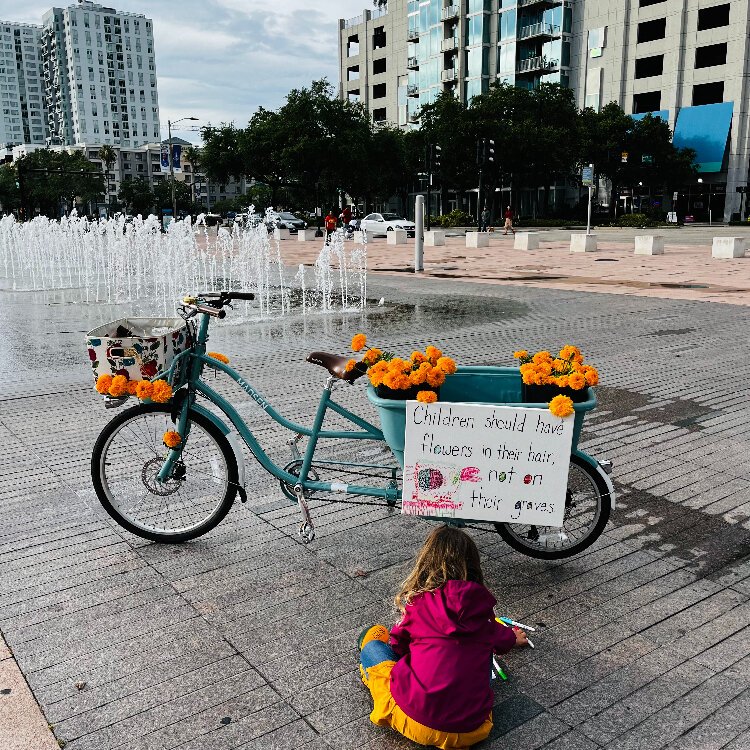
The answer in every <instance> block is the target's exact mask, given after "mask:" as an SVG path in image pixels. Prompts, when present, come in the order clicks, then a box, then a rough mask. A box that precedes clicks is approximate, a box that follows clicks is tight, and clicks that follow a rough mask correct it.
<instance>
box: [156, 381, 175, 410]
mask: <svg viewBox="0 0 750 750" xmlns="http://www.w3.org/2000/svg"><path fill="white" fill-rule="evenodd" d="M171 398H172V386H171V385H169V383H167V381H166V380H157V381H156V382H155V383H153V390H152V391H151V400H152V401H155V402H156V403H157V404H166V403H167V401H169V399H171Z"/></svg>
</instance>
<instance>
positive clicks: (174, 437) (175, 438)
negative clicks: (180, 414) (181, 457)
mask: <svg viewBox="0 0 750 750" xmlns="http://www.w3.org/2000/svg"><path fill="white" fill-rule="evenodd" d="M162 439H163V441H164V445H166V446H167V448H176V447H177V446H178V445H179V444H180V443H181V442H182V438H181V437H180V433H179V432H175V431H174V430H167V431H166V432H165V433H164V437H163V438H162Z"/></svg>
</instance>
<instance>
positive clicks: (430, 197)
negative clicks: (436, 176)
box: [426, 171, 432, 232]
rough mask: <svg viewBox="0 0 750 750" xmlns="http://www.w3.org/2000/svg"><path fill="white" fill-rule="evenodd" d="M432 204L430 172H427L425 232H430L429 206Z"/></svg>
mask: <svg viewBox="0 0 750 750" xmlns="http://www.w3.org/2000/svg"><path fill="white" fill-rule="evenodd" d="M431 203H432V171H429V172H427V220H426V221H427V231H428V232H429V231H430V204H431Z"/></svg>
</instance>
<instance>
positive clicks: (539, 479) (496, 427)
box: [402, 401, 573, 526]
mask: <svg viewBox="0 0 750 750" xmlns="http://www.w3.org/2000/svg"><path fill="white" fill-rule="evenodd" d="M572 438H573V417H572V416H571V417H567V418H565V419H561V418H559V417H555V416H554V415H552V414H551V413H550V412H549V411H548V410H546V409H529V408H521V407H507V406H488V405H485V404H460V403H434V404H423V403H419V402H417V401H409V402H407V405H406V442H405V452H404V485H403V487H404V492H403V502H402V513H405V514H410V515H425V516H436V517H445V518H466V519H472V520H475V521H498V522H515V523H528V524H536V525H543V526H561V525H562V522H563V517H564V513H565V494H566V490H567V482H568V467H569V464H570V450H571V444H572Z"/></svg>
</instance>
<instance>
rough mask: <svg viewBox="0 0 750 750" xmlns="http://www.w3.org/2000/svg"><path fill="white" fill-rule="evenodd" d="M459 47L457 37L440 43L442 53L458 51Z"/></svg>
mask: <svg viewBox="0 0 750 750" xmlns="http://www.w3.org/2000/svg"><path fill="white" fill-rule="evenodd" d="M456 47H458V39H456V38H455V37H449V38H448V39H443V41H442V42H440V51H441V52H450V51H451V50H454V49H456Z"/></svg>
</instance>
